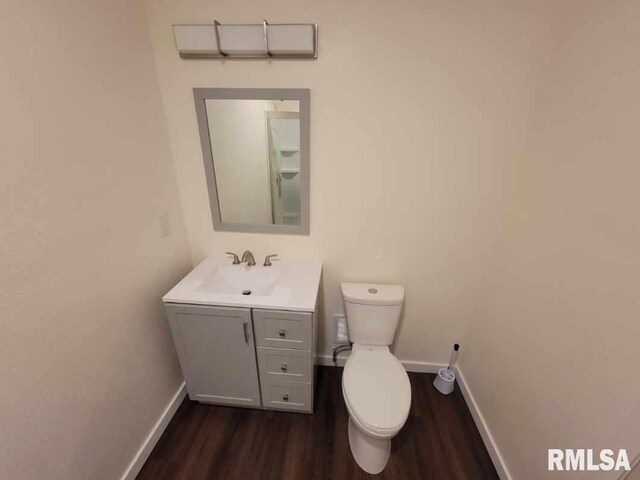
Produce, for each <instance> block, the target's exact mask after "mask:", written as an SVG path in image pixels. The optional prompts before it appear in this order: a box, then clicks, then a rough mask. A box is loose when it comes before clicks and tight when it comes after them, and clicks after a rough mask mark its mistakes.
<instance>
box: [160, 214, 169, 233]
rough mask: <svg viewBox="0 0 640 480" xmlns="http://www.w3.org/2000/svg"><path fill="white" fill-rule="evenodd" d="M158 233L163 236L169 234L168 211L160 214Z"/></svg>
mask: <svg viewBox="0 0 640 480" xmlns="http://www.w3.org/2000/svg"><path fill="white" fill-rule="evenodd" d="M160 235H161V236H163V237H167V236H169V235H171V220H170V219H169V214H168V213H163V214H162V215H160Z"/></svg>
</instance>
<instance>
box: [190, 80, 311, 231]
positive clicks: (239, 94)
mask: <svg viewBox="0 0 640 480" xmlns="http://www.w3.org/2000/svg"><path fill="white" fill-rule="evenodd" d="M310 96H311V95H310V91H309V89H304V88H300V89H297V88H296V89H293V88H194V89H193V98H194V100H195V103H196V117H197V119H198V131H199V132H200V146H201V147H202V158H203V160H204V171H205V174H206V177H207V189H208V191H209V203H210V206H211V217H212V219H213V229H214V230H216V231H222V232H246V233H277V234H289V235H309V223H310V222H309V197H310V191H309V190H310V189H309V178H310V162H309V150H310V148H309V144H310V115H309V114H310V110H309V99H310ZM234 99H236V100H297V101H299V102H300V193H301V198H300V208H301V212H300V214H301V217H300V225H267V224H249V223H231V222H223V221H222V217H221V214H220V203H219V201H218V187H217V184H216V174H215V170H214V168H213V151H212V146H211V145H212V139H211V137H210V134H209V124H208V120H207V108H206V103H205V102H206V100H234Z"/></svg>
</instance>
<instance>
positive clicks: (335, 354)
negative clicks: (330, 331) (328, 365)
mask: <svg viewBox="0 0 640 480" xmlns="http://www.w3.org/2000/svg"><path fill="white" fill-rule="evenodd" d="M352 347H353V343H351V342H349V345H338V346H336V347H333V364H334V365H336V364H337V363H338V354H339V353H340V352H345V351H347V350H351V348H352Z"/></svg>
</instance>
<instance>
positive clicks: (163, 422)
mask: <svg viewBox="0 0 640 480" xmlns="http://www.w3.org/2000/svg"><path fill="white" fill-rule="evenodd" d="M186 396H187V387H186V385H185V384H184V382H182V385H180V387H179V388H178V391H177V392H176V394H175V395H174V396H173V398H172V399H171V400H170V401H169V403H168V404H167V407H166V408H165V409H164V411H163V412H162V414H161V415H160V418H158V421H157V422H156V424H155V425H154V426H153V428H152V429H151V431H150V432H149V435H147V438H145V439H144V442H142V445H141V446H140V449H139V450H138V452H137V453H136V455H135V456H134V457H133V460H132V461H131V463H130V464H129V466H128V467H127V469H126V470H125V472H124V475H122V479H121V480H134V479H135V478H136V477H137V476H138V473H140V470H142V466H143V465H144V462H146V461H147V458H149V455H150V454H151V451H152V450H153V447H155V446H156V443H158V440H160V437H161V436H162V433H163V432H164V430H165V428H167V425H169V422H170V421H171V419H172V418H173V415H175V413H176V411H177V410H178V407H179V406H180V404H181V403H182V400H184V397H186Z"/></svg>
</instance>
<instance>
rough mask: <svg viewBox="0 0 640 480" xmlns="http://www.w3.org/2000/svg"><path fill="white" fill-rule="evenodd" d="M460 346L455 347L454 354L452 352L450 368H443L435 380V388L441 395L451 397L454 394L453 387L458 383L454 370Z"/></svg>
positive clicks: (455, 345)
mask: <svg viewBox="0 0 640 480" xmlns="http://www.w3.org/2000/svg"><path fill="white" fill-rule="evenodd" d="M459 349H460V345H458V344H457V343H456V344H454V345H453V352H451V358H450V359H449V366H448V367H447V368H441V369H440V370H438V374H437V375H436V378H435V379H434V380H433V386H434V387H436V390H438V391H439V392H440V393H442V394H444V395H449V394H450V393H451V392H453V387H454V384H455V381H456V374H455V373H454V371H453V370H452V367H453V364H454V363H455V361H456V357H457V356H458V350H459Z"/></svg>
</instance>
